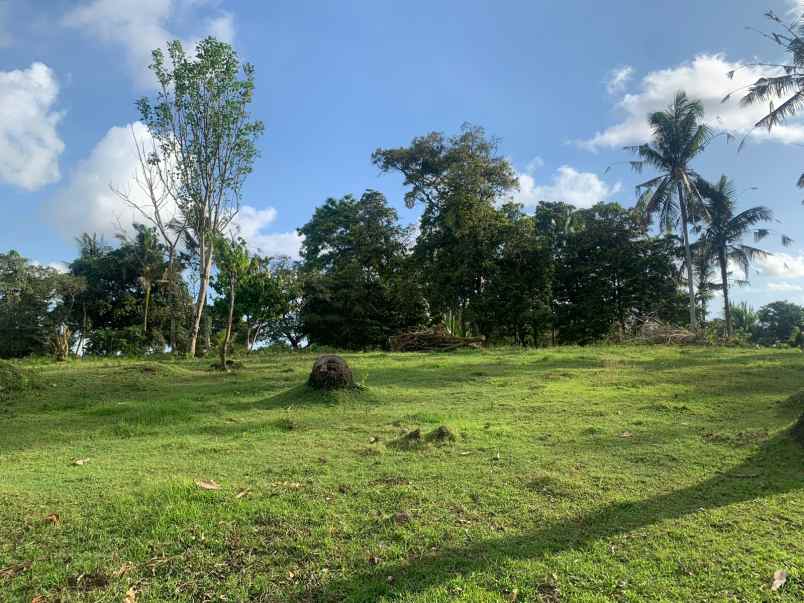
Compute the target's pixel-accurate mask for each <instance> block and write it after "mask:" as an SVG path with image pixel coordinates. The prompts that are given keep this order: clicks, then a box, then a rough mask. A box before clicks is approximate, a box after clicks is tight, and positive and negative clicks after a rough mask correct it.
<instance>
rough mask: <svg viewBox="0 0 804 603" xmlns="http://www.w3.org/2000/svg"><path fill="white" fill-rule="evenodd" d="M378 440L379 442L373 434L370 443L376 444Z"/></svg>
mask: <svg viewBox="0 0 804 603" xmlns="http://www.w3.org/2000/svg"><path fill="white" fill-rule="evenodd" d="M376 442H377V438H375V437H374V436H371V437H370V438H369V444H374V443H376Z"/></svg>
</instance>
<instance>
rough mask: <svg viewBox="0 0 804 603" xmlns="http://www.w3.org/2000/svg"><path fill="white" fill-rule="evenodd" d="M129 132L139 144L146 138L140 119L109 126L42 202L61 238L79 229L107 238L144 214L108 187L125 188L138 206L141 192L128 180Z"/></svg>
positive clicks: (131, 161)
mask: <svg viewBox="0 0 804 603" xmlns="http://www.w3.org/2000/svg"><path fill="white" fill-rule="evenodd" d="M132 133H133V135H134V136H135V137H136V138H137V140H138V141H140V142H141V143H145V144H148V143H149V142H150V140H151V138H150V134H149V133H148V129H147V128H146V127H145V125H143V124H142V123H140V122H135V123H133V124H130V125H128V126H123V127H114V128H111V129H110V130H109V131H108V132H107V133H106V134H105V135H104V137H103V138H101V140H100V141H99V142H98V143H97V144H96V145H95V148H93V149H92V151H91V152H90V154H89V156H88V157H86V158H85V159H83V160H81V161H79V162H78V164H77V165H76V166H75V168H74V169H73V171H72V174H71V176H70V179H69V182H68V183H67V185H66V186H65V187H64V188H63V189H62V190H60V191H59V192H58V193H57V195H56V197H55V198H54V199H52V200H51V201H50V202H48V203H47V204H46V212H47V213H46V217H47V219H48V220H50V221H51V222H52V223H53V224H54V225H55V226H56V227H57V228H58V229H59V230H60V231H61V232H62V234H64V235H65V237H67V238H73V237H75V236H77V235H79V234H81V233H82V232H89V233H97V234H99V235H103V236H105V237H107V238H111V237H113V236H114V235H115V234H118V233H120V232H121V231H122V232H130V230H131V224H132V222H140V223H142V222H144V220H145V218H144V217H143V216H142V215H141V214H139V213H138V212H137V210H135V209H134V208H132V207H131V206H129V205H128V204H127V203H126V202H125V201H123V200H122V199H120V197H119V196H118V195H117V194H115V192H114V191H112V190H111V188H110V187H112V186H113V187H115V188H117V189H118V190H122V191H125V192H127V193H128V194H129V195H130V196H131V199H132V201H134V202H135V203H137V204H139V205H140V206H142V207H146V206H147V205H148V204H149V199H148V197H147V195H146V194H145V193H144V192H143V191H142V190H141V189H140V188H139V187H138V186H136V184H134V178H135V176H136V174H137V169H138V167H139V162H138V158H137V151H136V148H135V146H134V141H133V140H132Z"/></svg>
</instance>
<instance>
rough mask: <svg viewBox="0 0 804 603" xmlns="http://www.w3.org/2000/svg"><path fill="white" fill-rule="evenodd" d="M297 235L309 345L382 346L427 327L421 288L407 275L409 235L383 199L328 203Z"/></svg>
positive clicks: (370, 196) (373, 195) (371, 195)
mask: <svg viewBox="0 0 804 603" xmlns="http://www.w3.org/2000/svg"><path fill="white" fill-rule="evenodd" d="M299 233H300V234H302V235H304V243H303V244H302V250H301V256H302V260H303V262H302V271H303V274H304V280H303V292H304V293H303V297H304V303H303V307H302V312H301V318H302V323H303V325H304V331H305V334H306V335H307V337H308V338H309V339H310V341H311V342H313V343H319V344H325V345H334V346H338V347H344V348H354V349H360V348H370V347H377V346H384V345H386V343H387V340H388V337H389V336H390V335H393V334H395V333H398V332H399V331H401V330H403V329H407V328H409V327H415V326H417V325H419V324H421V323H422V322H424V321H425V319H426V318H425V314H424V304H423V300H422V298H421V296H420V294H419V287H418V285H417V283H416V282H415V280H414V279H413V278H411V276H410V275H411V273H410V271H409V270H408V269H407V268H408V266H409V264H408V261H407V251H406V240H407V237H408V231H407V229H405V228H402V227H401V226H399V224H398V221H397V214H396V211H395V210H394V209H393V208H391V207H390V206H388V203H387V201H386V200H385V197H384V196H383V195H382V194H381V193H378V192H376V191H371V190H369V191H366V192H365V193H364V194H363V196H362V197H361V198H360V199H355V198H354V197H353V196H351V195H346V196H345V197H343V198H341V199H333V198H330V199H327V201H326V202H325V203H324V204H323V205H322V206H320V207H318V208H316V210H315V213H314V214H313V217H312V219H311V220H310V221H309V222H308V223H307V224H305V225H304V226H303V227H302V228H300V229H299Z"/></svg>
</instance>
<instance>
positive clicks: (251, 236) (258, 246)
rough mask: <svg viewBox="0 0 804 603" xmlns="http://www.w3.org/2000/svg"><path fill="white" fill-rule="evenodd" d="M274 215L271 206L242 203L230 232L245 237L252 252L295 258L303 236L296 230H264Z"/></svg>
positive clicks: (272, 220) (273, 218) (274, 217)
mask: <svg viewBox="0 0 804 603" xmlns="http://www.w3.org/2000/svg"><path fill="white" fill-rule="evenodd" d="M276 215H277V212H276V209H274V208H273V207H267V208H265V209H256V208H255V207H252V206H250V205H243V206H241V207H240V211H239V212H238V214H237V216H236V218H235V220H234V222H233V224H232V232H233V233H235V234H237V235H238V236H241V237H243V239H245V241H246V243H247V244H248V246H249V249H251V251H252V253H259V254H262V255H268V256H272V257H276V256H287V257H289V258H292V259H297V258H298V257H299V249H300V248H301V244H302V241H303V240H304V237H302V236H301V235H300V234H299V233H298V232H296V231H292V232H279V233H270V232H265V229H266V228H267V227H268V226H270V225H271V224H272V223H273V222H274V221H275V220H276Z"/></svg>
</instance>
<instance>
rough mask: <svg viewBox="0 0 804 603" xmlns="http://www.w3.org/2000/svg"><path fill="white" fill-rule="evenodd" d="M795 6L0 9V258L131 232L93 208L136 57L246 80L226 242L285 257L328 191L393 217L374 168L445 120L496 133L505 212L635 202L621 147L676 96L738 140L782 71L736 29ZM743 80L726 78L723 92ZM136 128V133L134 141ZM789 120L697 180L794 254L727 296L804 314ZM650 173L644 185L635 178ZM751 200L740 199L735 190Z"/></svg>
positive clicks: (780, 254) (413, 1) (116, 144)
mask: <svg viewBox="0 0 804 603" xmlns="http://www.w3.org/2000/svg"><path fill="white" fill-rule="evenodd" d="M793 4H795V2H794V0H767V1H765V0H763V1H753V0H751V1H749V0H746V1H743V2H734V1H733V0H710V1H707V2H699V1H693V0H690V1H687V2H684V1H680V2H678V3H677V6H676V8H674V10H672V11H668V10H667V9H666V6H665V5H664V3H659V2H644V1H637V0H633V1H632V0H620V1H618V2H593V1H591V0H590V1H574V0H564V1H562V2H553V1H547V0H544V1H535V0H530V1H507V2H500V1H496V2H494V1H483V2H481V1H475V0H462V1H446V0H444V1H439V2H432V1H426V2H425V1H418V0H408V1H405V2H397V1H391V0H384V1H383V0H371V1H369V0H363V1H351V2H350V1H348V0H342V1H339V2H312V1H311V2H298V1H285V0H271V1H262V0H261V1H257V0H37V1H36V2H32V1H30V0H0V208H2V211H3V220H2V226H0V249H4V250H5V249H8V248H15V249H17V250H19V251H20V252H21V253H23V254H24V255H26V256H28V257H30V258H32V259H35V260H36V261H39V262H41V263H51V262H60V261H69V260H70V259H71V258H73V257H74V255H75V253H76V250H75V245H74V243H73V238H74V237H75V236H77V235H78V234H80V232H82V231H84V230H89V231H97V232H100V233H105V234H106V236H107V239H111V238H113V234H114V232H115V230H116V229H117V228H119V227H120V225H124V226H125V225H126V224H127V223H128V222H130V221H131V218H132V215H131V212H130V210H128V209H126V208H125V206H123V205H122V204H121V202H120V201H119V200H118V199H116V198H115V197H114V195H113V194H111V192H110V190H109V185H110V184H113V185H115V186H117V187H120V188H124V187H125V186H126V183H127V182H128V179H129V178H130V175H131V169H132V167H133V165H132V147H131V132H132V131H133V132H134V134H135V135H144V131H143V130H142V128H141V127H140V126H138V125H136V123H135V122H136V120H137V113H136V109H135V107H134V101H135V99H136V98H138V97H140V96H142V95H148V94H150V93H151V92H152V88H151V86H152V80H151V79H150V76H149V74H148V71H147V69H146V66H147V63H148V57H149V52H150V50H151V49H152V48H154V47H156V46H159V45H162V44H164V42H165V41H166V40H168V39H172V38H180V39H182V40H184V41H186V42H188V43H192V42H193V40H197V39H199V38H200V37H202V36H204V35H207V34H209V33H213V34H215V35H216V36H218V37H220V38H223V39H226V40H228V41H231V42H232V43H233V44H234V45H235V47H236V48H237V49H238V51H239V53H240V54H241V56H242V57H243V58H244V59H245V60H248V61H250V62H252V63H254V64H255V66H256V69H257V94H256V99H255V103H254V106H253V111H254V114H255V115H256V116H257V117H259V118H260V119H262V120H263V121H264V122H265V124H266V133H265V135H264V137H263V138H262V140H261V141H260V148H261V153H262V154H261V157H260V159H259V160H258V162H257V165H256V166H255V167H256V169H255V172H254V174H253V175H252V176H251V177H250V179H249V181H248V183H247V186H246V189H245V195H244V199H243V203H244V206H245V207H244V209H243V212H242V216H241V219H240V224H241V228H242V230H243V232H244V234H246V235H247V238H249V240H250V242H251V243H252V245H253V246H254V247H255V248H259V249H261V250H262V251H263V252H265V253H278V252H286V253H292V252H293V251H294V249H296V248H297V246H298V237H297V236H296V234H295V229H296V228H297V227H298V226H300V225H302V224H303V223H304V222H306V221H307V219H308V218H309V216H310V215H311V213H312V211H313V209H314V208H315V206H316V205H318V204H320V203H322V202H323V201H324V199H326V198H327V197H328V196H341V195H344V194H346V193H349V192H351V193H355V194H359V193H361V192H362V191H363V190H364V189H366V188H374V189H378V190H380V191H383V192H384V193H386V195H387V196H388V198H389V200H390V201H391V202H392V203H393V204H394V205H396V206H397V207H398V208H399V209H400V215H401V216H402V219H403V220H405V221H414V220H415V219H416V212H415V211H409V210H405V209H404V208H403V207H402V203H401V193H402V189H401V187H400V179H399V178H397V177H395V176H390V175H386V176H381V175H379V174H378V172H377V169H376V168H375V167H373V166H372V165H371V163H370V160H369V157H370V154H371V152H372V151H373V150H374V149H375V148H377V147H381V146H398V145H402V144H405V143H407V142H409V141H410V140H411V139H412V138H413V137H414V136H417V135H421V134H425V133H427V132H429V131H432V130H440V131H444V132H446V133H453V132H455V131H457V130H458V128H459V127H460V125H461V124H462V123H463V122H472V123H474V124H479V125H482V126H484V127H485V128H486V129H487V130H488V131H489V133H491V134H493V135H494V136H497V137H499V138H500V140H501V142H500V152H501V153H502V154H504V155H505V156H507V157H509V158H510V160H511V161H512V163H513V165H514V166H515V167H516V169H517V170H518V171H519V173H520V184H521V190H520V192H519V193H518V194H517V195H516V198H517V199H518V200H520V201H522V202H524V203H526V204H533V203H535V202H536V201H538V200H540V199H547V200H559V199H561V200H567V201H570V202H575V203H576V204H578V205H581V206H583V205H590V204H592V203H594V202H595V201H600V200H616V201H619V202H621V203H623V204H625V205H631V204H633V202H634V189H633V187H634V184H635V183H636V182H637V181H638V177H637V176H635V175H634V174H631V173H630V172H629V171H628V169H627V167H626V166H622V165H620V166H615V167H614V168H613V169H612V170H611V171H610V172H608V173H604V172H605V169H606V167H607V166H609V165H612V164H614V163H616V162H619V161H624V160H626V159H628V155H627V154H626V153H625V152H624V151H622V150H621V149H622V146H623V145H625V144H632V143H638V142H641V141H643V140H644V138H645V137H646V131H645V115H646V114H647V113H648V111H651V110H655V109H658V108H662V107H663V106H665V105H666V104H667V103H668V102H669V101H670V98H671V97H672V94H673V93H674V92H675V90H677V89H679V88H684V89H686V90H687V92H688V94H689V95H690V96H693V97H699V98H701V99H702V100H703V101H704V103H705V106H706V108H707V115H708V117H709V119H710V120H711V122H712V123H713V124H715V125H717V126H718V127H721V128H727V129H729V130H732V131H734V132H735V133H739V132H743V131H746V129H747V128H748V127H749V126H750V124H751V123H753V121H754V120H755V117H756V116H757V111H760V112H761V108H759V109H756V110H754V111H753V112H752V111H750V110H748V111H747V110H745V109H742V108H740V107H738V106H737V105H736V103H730V104H726V105H722V104H721V103H720V102H719V101H720V98H721V97H722V96H723V95H724V94H725V93H726V92H728V91H729V88H731V87H734V86H735V85H736V84H739V83H741V82H742V81H749V80H751V79H752V78H754V79H755V76H756V75H757V73H756V72H755V71H754V70H752V68H745V69H743V70H742V71H739V72H738V75H737V77H736V78H735V81H734V82H729V81H728V80H727V78H726V77H725V74H726V72H727V71H729V70H730V69H731V68H733V67H734V65H735V64H737V63H745V62H751V60H752V59H755V58H756V57H760V58H766V59H775V58H779V56H778V49H777V48H775V47H773V46H772V45H770V44H769V43H768V41H767V40H764V39H763V38H761V37H760V36H759V35H758V34H756V33H754V32H751V31H748V30H746V29H745V27H746V26H755V27H764V26H765V21H764V18H763V16H762V14H763V12H764V11H765V10H767V9H768V8H772V9H774V10H775V11H776V12H777V13H779V14H782V15H783V14H786V13H787V12H788V11H789V10H790V9H791V6H792V5H793ZM741 78H742V80H741ZM132 128H133V130H132ZM802 144H804V121H799V122H790V123H789V124H788V125H787V126H786V127H785V128H780V129H779V130H778V131H776V132H775V133H773V134H772V135H771V136H770V137H768V136H767V135H764V136H763V135H760V136H757V137H754V138H752V139H751V140H750V142H749V144H748V145H747V146H746V147H745V148H744V150H743V151H742V152H740V153H739V154H738V153H737V148H736V145H735V144H727V143H726V142H725V141H720V142H719V143H716V144H714V145H713V146H712V148H711V149H710V151H709V152H708V153H707V154H706V156H705V157H703V158H702V159H701V160H700V161H699V162H698V163H697V167H698V169H699V171H701V172H702V173H703V174H705V175H706V176H709V177H711V178H712V179H716V178H717V177H719V176H720V174H721V173H726V174H727V175H729V176H730V177H733V178H734V179H735V181H736V184H737V187H738V189H740V190H744V192H743V194H742V196H741V204H742V205H744V206H748V205H757V204H765V205H768V206H769V207H771V208H772V209H773V210H774V212H775V213H776V216H777V218H778V219H779V220H780V221H781V222H782V223H781V224H775V225H773V228H774V229H775V230H777V231H778V232H779V233H781V232H784V233H786V234H788V235H790V236H791V237H793V238H794V239H795V241H796V242H795V243H794V244H793V246H792V247H789V248H787V249H781V247H780V246H779V245H778V244H777V241H776V237H774V238H773V239H772V240H769V241H768V242H767V247H768V248H769V249H771V250H772V251H774V252H775V253H774V255H773V256H772V257H771V258H769V259H767V260H765V261H764V262H762V263H760V264H758V265H757V266H756V268H757V271H758V272H757V271H755V272H753V273H752V275H751V287H748V288H743V289H741V290H739V291H737V292H736V295H735V297H736V298H737V299H738V300H743V299H744V300H747V301H749V302H750V303H751V304H753V305H755V306H758V305H761V304H763V303H767V302H768V301H771V300H774V299H789V300H791V301H796V302H799V303H802V302H804V220H802V217H804V207H802V205H801V199H802V198H804V191H801V190H799V189H797V188H796V187H795V182H796V180H797V178H798V176H799V174H800V173H801V172H802V171H804V153H803V152H802V149H801V145H802ZM648 175H649V174H645V176H644V177H647V176H648ZM754 187H755V188H756V189H757V190H749V189H751V188H754Z"/></svg>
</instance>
